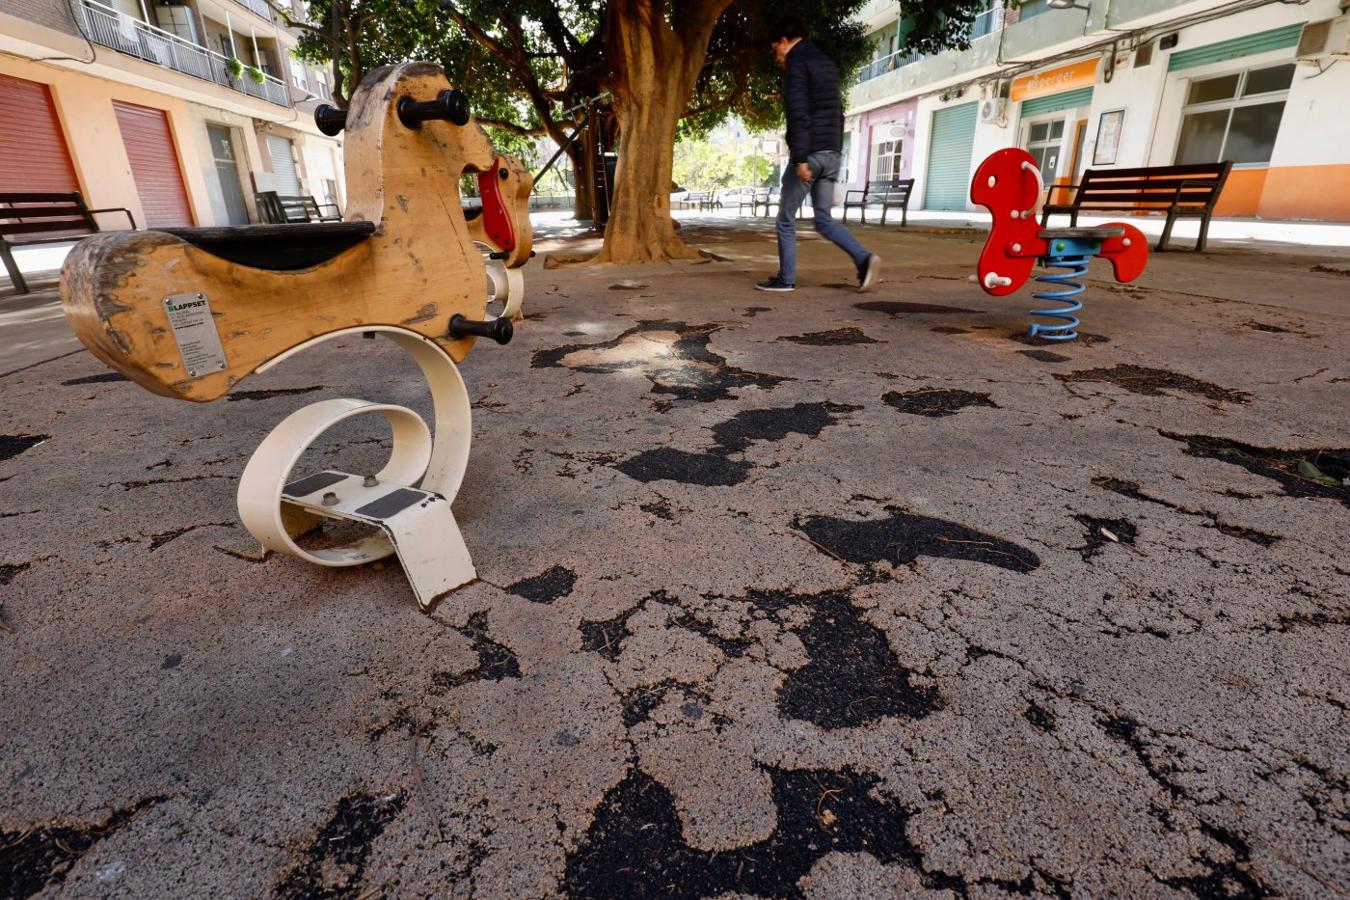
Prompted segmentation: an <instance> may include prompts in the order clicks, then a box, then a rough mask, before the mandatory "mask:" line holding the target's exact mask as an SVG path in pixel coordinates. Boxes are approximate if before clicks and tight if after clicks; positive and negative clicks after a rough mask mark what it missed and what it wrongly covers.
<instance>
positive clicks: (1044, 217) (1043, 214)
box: [1041, 206, 1050, 228]
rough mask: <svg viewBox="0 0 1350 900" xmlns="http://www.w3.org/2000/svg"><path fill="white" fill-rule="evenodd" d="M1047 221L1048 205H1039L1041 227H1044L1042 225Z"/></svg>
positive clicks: (1048, 217)
mask: <svg viewBox="0 0 1350 900" xmlns="http://www.w3.org/2000/svg"><path fill="white" fill-rule="evenodd" d="M1048 221H1050V208H1049V207H1048V206H1042V207H1041V227H1042V228H1044V227H1045V223H1046V222H1048Z"/></svg>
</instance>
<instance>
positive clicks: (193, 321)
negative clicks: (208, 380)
mask: <svg viewBox="0 0 1350 900" xmlns="http://www.w3.org/2000/svg"><path fill="white" fill-rule="evenodd" d="M164 311H165V312H166V313H168V316H169V325H170V326H171V327H172V328H173V337H174V340H176V341H177V342H178V353H179V355H180V356H182V357H183V368H185V369H187V373H188V377H189V378H200V377H202V376H203V375H209V374H211V373H212V372H219V371H220V370H222V369H224V368H225V348H224V347H222V346H221V345H220V332H219V331H217V330H216V320H215V318H214V317H212V315H211V303H210V301H208V300H207V299H206V295H205V294H200V293H195V292H194V293H190V294H170V295H169V296H168V297H165V298H164Z"/></svg>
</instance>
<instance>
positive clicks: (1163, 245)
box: [1154, 208, 1177, 253]
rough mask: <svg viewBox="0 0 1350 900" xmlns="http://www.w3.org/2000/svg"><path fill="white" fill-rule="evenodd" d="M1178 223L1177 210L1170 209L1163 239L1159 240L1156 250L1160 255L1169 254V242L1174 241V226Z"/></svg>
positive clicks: (1164, 226)
mask: <svg viewBox="0 0 1350 900" xmlns="http://www.w3.org/2000/svg"><path fill="white" fill-rule="evenodd" d="M1176 221H1177V211H1176V209H1175V208H1173V209H1169V210H1168V211H1167V222H1166V224H1164V225H1163V231H1162V237H1160V238H1158V246H1157V247H1155V248H1154V249H1155V250H1156V251H1157V252H1158V253H1165V252H1167V242H1168V241H1170V240H1171V239H1172V226H1173V225H1175V224H1176Z"/></svg>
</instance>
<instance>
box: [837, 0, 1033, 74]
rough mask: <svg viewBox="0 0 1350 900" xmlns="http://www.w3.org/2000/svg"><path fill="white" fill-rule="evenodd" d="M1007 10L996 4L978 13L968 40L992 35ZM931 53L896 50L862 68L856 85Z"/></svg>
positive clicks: (972, 23)
mask: <svg viewBox="0 0 1350 900" xmlns="http://www.w3.org/2000/svg"><path fill="white" fill-rule="evenodd" d="M1007 12H1008V11H1007V9H1005V8H1004V6H1003V4H1001V3H996V4H995V5H994V6H992V7H991V8H989V9H986V10H985V11H984V12H982V13H980V14H979V15H978V16H976V17H975V19H974V21H972V22H971V23H970V36H969V38H968V40H971V41H976V40H979V39H980V38H982V37H984V36H985V35H989V34H994V33H996V32H997V31H998V30H999V29H1000V28H1002V27H1003V26H1004V24H1005V23H1006V21H1007ZM932 55H933V54H931V53H917V52H915V51H913V50H911V51H908V52H906V51H904V50H897V51H896V52H894V53H892V54H891V55H890V56H883V57H881V58H880V59H876V60H873V61H872V62H871V63H869V64H868V65H865V66H863V67H862V71H861V72H859V73H858V83H859V84H862V83H863V82H864V81H871V80H872V79H873V78H876V77H877V76H879V75H885V74H886V73H887V72H893V71H895V70H896V69H899V68H903V67H904V66H907V65H909V64H910V63H916V62H918V61H919V60H921V59H927V58H928V57H930V56H932Z"/></svg>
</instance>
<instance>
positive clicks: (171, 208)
mask: <svg viewBox="0 0 1350 900" xmlns="http://www.w3.org/2000/svg"><path fill="white" fill-rule="evenodd" d="M113 109H114V110H115V111H116V112H117V126H118V127H119V128H120V129H121V130H122V143H123V144H125V145H126V148H127V158H128V159H129V160H130V161H131V177H132V179H133V180H134V181H135V182H136V193H137V194H138V195H139V196H140V198H141V208H142V209H143V210H144V211H145V225H146V227H147V228H155V227H158V226H161V225H191V224H192V209H191V207H189V206H188V198H187V188H185V187H184V186H183V172H182V170H181V168H180V167H179V165H178V153H177V151H175V150H174V146H173V134H172V133H171V132H170V131H169V120H168V118H167V117H166V116H165V115H164V111H163V110H159V109H148V108H146V107H144V106H135V105H133V104H131V103H119V102H117V101H115V100H114V101H113Z"/></svg>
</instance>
